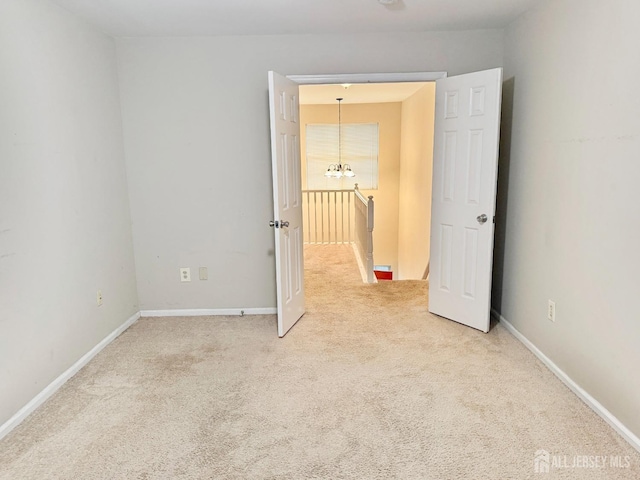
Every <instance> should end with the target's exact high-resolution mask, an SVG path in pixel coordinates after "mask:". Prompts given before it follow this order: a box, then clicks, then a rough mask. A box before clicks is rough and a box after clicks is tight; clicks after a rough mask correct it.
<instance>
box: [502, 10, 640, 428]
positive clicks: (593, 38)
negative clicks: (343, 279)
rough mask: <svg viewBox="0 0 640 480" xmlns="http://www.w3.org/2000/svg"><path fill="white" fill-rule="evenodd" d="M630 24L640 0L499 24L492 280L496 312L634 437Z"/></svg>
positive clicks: (638, 154) (637, 229) (633, 35)
mask: <svg viewBox="0 0 640 480" xmlns="http://www.w3.org/2000/svg"><path fill="white" fill-rule="evenodd" d="M638 21H640V3H638V2H630V1H626V0H610V1H607V2H602V1H600V0H555V1H547V2H544V3H543V4H542V5H541V6H540V7H539V8H538V9H537V10H535V11H533V12H531V13H529V14H527V15H525V16H524V17H522V18H521V19H520V20H519V21H517V22H516V23H514V24H512V25H511V26H510V27H509V28H508V29H507V32H506V37H505V47H506V52H505V80H506V82H505V113H504V120H505V121H504V124H503V125H504V128H503V143H502V158H501V165H500V169H501V172H500V182H499V202H498V204H499V208H498V219H497V228H498V231H497V237H496V268H495V281H494V287H495V291H494V307H495V308H496V309H497V310H498V311H500V312H501V313H502V315H503V316H504V317H505V318H506V319H507V320H509V321H510V322H511V323H513V325H514V326H515V327H516V328H517V329H518V330H520V331H521V332H522V333H523V334H524V335H525V336H526V337H528V338H529V340H531V341H532V342H533V343H534V344H535V345H536V346H537V347H538V348H540V349H541V350H542V351H543V352H544V353H545V354H546V355H547V356H548V357H550V358H551V360H553V361H554V362H555V363H556V364H557V365H558V366H559V367H560V368H561V369H563V370H564V371H565V372H566V373H567V374H568V375H569V376H570V377H571V378H572V379H574V380H575V381H576V382H577V383H578V384H579V385H580V386H581V387H582V388H584V389H585V390H587V391H588V392H589V393H590V394H591V395H593V397H595V398H596V400H598V401H599V402H600V403H602V404H603V405H604V407H605V408H607V409H608V410H610V411H611V412H612V413H613V414H614V415H615V416H616V417H617V418H618V419H619V420H621V421H622V422H623V423H624V424H625V425H626V426H627V427H629V428H630V429H631V430H632V431H633V432H634V433H635V434H636V435H640V415H638V412H639V411H640V375H639V374H638V365H640V348H639V345H640V342H639V340H640V309H639V307H638V302H637V298H638V293H639V292H640V253H639V250H638V248H639V245H640V225H639V223H638V221H639V220H640V202H639V201H638V198H637V191H638V181H639V179H640V115H639V114H638V112H640V96H638V94H637V92H638V79H639V78H640V56H639V55H638V49H637V46H638V45H639V44H640V30H639V29H638ZM548 299H553V300H554V301H555V302H556V308H557V319H556V322H555V323H551V322H549V321H548V320H547V318H546V308H547V300H548Z"/></svg>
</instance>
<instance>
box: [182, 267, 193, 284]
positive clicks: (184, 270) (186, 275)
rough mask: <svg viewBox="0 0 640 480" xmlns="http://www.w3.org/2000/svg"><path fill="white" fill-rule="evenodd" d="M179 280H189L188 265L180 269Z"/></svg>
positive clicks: (189, 271) (189, 270)
mask: <svg viewBox="0 0 640 480" xmlns="http://www.w3.org/2000/svg"><path fill="white" fill-rule="evenodd" d="M180 281H181V282H190V281H191V269H190V268H188V267H183V268H181V269H180Z"/></svg>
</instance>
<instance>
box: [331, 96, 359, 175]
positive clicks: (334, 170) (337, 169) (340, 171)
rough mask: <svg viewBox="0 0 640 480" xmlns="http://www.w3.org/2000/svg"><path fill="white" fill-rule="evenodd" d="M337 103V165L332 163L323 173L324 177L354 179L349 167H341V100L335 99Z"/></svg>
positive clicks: (346, 165) (347, 165)
mask: <svg viewBox="0 0 640 480" xmlns="http://www.w3.org/2000/svg"><path fill="white" fill-rule="evenodd" d="M336 100H337V101H338V163H337V164H335V163H332V164H330V165H329V168H327V171H326V172H324V176H325V177H333V178H341V177H355V176H356V174H355V173H353V170H351V166H350V165H349V164H348V163H345V164H344V165H342V100H344V99H343V98H336Z"/></svg>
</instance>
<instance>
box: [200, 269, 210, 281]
mask: <svg viewBox="0 0 640 480" xmlns="http://www.w3.org/2000/svg"><path fill="white" fill-rule="evenodd" d="M208 279H209V272H208V271H207V267H200V280H208Z"/></svg>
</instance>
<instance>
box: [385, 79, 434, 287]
mask: <svg viewBox="0 0 640 480" xmlns="http://www.w3.org/2000/svg"><path fill="white" fill-rule="evenodd" d="M435 100H436V86H435V82H432V83H428V84H426V85H425V86H424V87H422V88H421V89H420V90H418V91H417V92H416V93H414V94H413V95H411V96H410V97H409V98H407V99H406V100H404V101H403V102H402V127H401V137H402V139H401V145H402V152H401V154H400V189H399V195H398V217H399V220H398V274H397V276H396V277H394V278H397V279H398V280H421V279H422V276H423V274H424V271H425V268H426V267H427V263H428V262H429V248H430V231H429V230H430V227H431V177H432V170H433V128H434V118H435V117H434V109H435Z"/></svg>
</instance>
